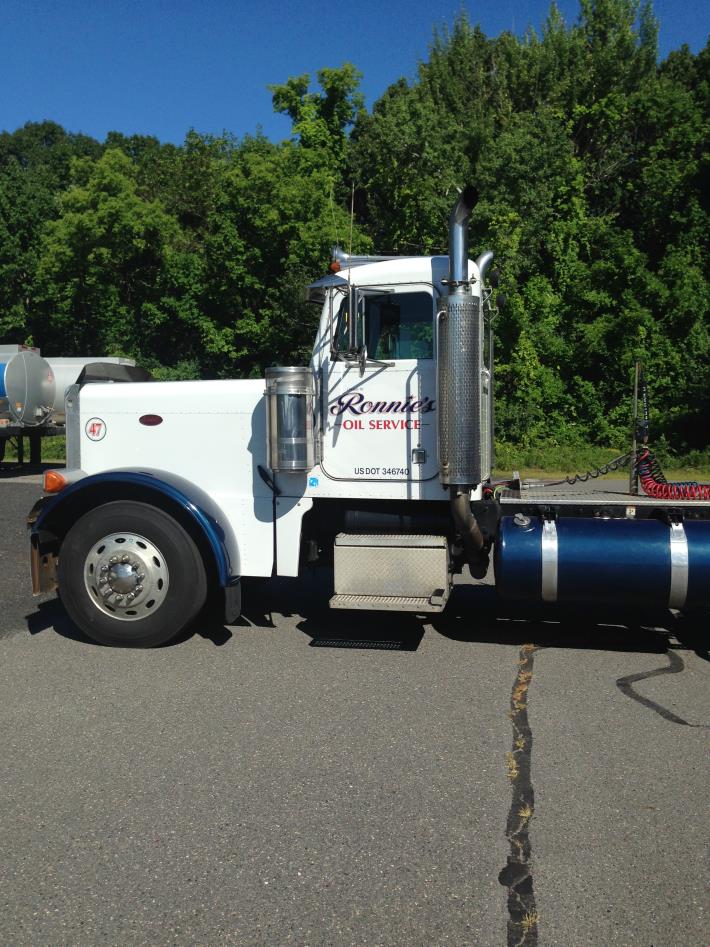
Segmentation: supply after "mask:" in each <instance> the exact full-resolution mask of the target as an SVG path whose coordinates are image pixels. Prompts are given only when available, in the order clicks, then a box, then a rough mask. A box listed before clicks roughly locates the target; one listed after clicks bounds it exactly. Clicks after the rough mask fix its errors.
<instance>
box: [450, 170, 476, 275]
mask: <svg viewBox="0 0 710 947" xmlns="http://www.w3.org/2000/svg"><path fill="white" fill-rule="evenodd" d="M477 200H478V191H477V190H476V188H475V187H473V186H471V185H469V186H468V187H465V188H464V189H463V191H461V193H460V194H459V199H458V200H457V201H456V203H455V204H454V209H453V210H452V211H451V216H450V217H449V283H450V284H451V285H450V287H449V293H452V292H453V293H457V292H461V291H462V288H461V287H460V285H459V284H461V283H462V282H463V281H464V280H467V279H468V218H469V217H470V216H471V211H472V210H473V208H474V206H475V204H476V201H477Z"/></svg>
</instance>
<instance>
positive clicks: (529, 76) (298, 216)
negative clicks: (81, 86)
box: [0, 0, 710, 449]
mask: <svg viewBox="0 0 710 947" xmlns="http://www.w3.org/2000/svg"><path fill="white" fill-rule="evenodd" d="M656 32H657V30H656V23H655V21H654V19H653V16H652V13H651V11H650V8H649V7H645V6H644V7H641V8H639V5H638V3H637V2H636V0H581V9H580V15H579V18H578V21H577V23H576V24H574V25H572V26H568V25H566V24H565V23H564V22H563V20H562V19H561V17H560V15H559V13H558V12H557V11H556V9H555V7H554V6H553V7H552V9H551V11H550V15H549V17H548V19H547V21H546V23H545V24H544V26H543V28H542V29H541V31H540V32H539V33H536V32H532V31H531V32H530V33H529V34H528V35H527V36H526V37H525V38H524V39H522V40H521V39H518V38H516V37H515V36H513V35H512V34H509V33H503V34H501V35H500V36H499V37H497V38H494V39H492V38H489V37H487V36H485V35H484V34H483V32H482V31H481V30H480V29H479V28H478V27H472V26H471V25H470V24H469V23H468V21H467V20H466V19H464V18H460V19H459V20H458V21H457V22H456V23H455V24H454V25H453V27H452V28H451V30H450V31H448V32H446V33H444V34H441V35H436V36H435V38H434V41H433V43H432V45H431V48H430V53H429V57H428V60H427V61H426V62H423V63H421V64H420V67H419V71H418V76H417V78H416V80H415V81H413V82H406V81H405V80H400V81H399V82H397V83H395V84H394V85H393V86H391V87H390V88H389V89H387V90H386V91H385V93H384V94H383V95H382V97H381V98H380V99H379V101H377V102H376V103H375V105H374V107H373V109H372V111H371V113H368V112H367V111H366V110H365V108H364V105H363V99H362V96H361V94H360V93H359V91H358V83H359V78H360V76H359V73H358V72H357V70H356V69H355V68H354V67H353V66H351V65H349V64H346V65H344V66H343V67H341V68H339V69H322V70H321V71H320V72H318V73H317V86H316V87H315V89H314V86H313V84H312V83H311V81H310V78H309V76H299V77H294V78H291V79H289V80H288V81H287V82H286V83H284V84H283V85H276V86H273V87H272V90H271V91H272V93H273V103H274V108H275V109H276V110H277V111H279V112H282V113H284V114H287V115H288V116H289V117H290V118H291V121H292V137H291V139H290V140H287V141H283V142H280V143H274V142H271V141H270V140H268V139H267V138H265V137H264V136H262V135H259V134H257V135H254V136H251V135H248V136H246V137H244V138H242V139H234V138H230V137H228V136H224V137H221V138H216V137H211V136H205V135H199V134H197V133H196V132H194V131H193V132H190V133H189V134H188V135H187V137H186V139H185V142H184V144H183V145H181V146H175V145H172V144H162V143H160V142H159V141H158V140H157V139H155V138H152V137H143V136H132V137H126V136H124V135H121V134H119V133H111V134H109V135H108V137H107V139H106V141H105V142H103V143H99V142H97V141H95V140H94V139H92V138H90V137H87V136H85V135H80V134H72V133H70V132H68V131H66V130H64V129H63V128H61V127H60V126H59V125H56V124H54V123H52V122H43V123H39V124H28V125H26V126H25V127H24V128H21V129H19V130H18V131H15V132H13V133H10V132H5V133H3V134H1V135H0V340H2V341H3V342H32V343H34V344H36V345H40V346H41V347H42V349H43V350H44V351H46V352H47V353H51V354H62V355H71V354H121V355H130V356H133V357H135V358H137V359H139V360H140V362H141V364H144V365H146V366H147V367H149V368H151V369H153V370H154V371H155V373H156V374H157V375H158V376H159V377H165V378H170V377H172V378H196V377H239V376H248V375H260V374H261V373H262V371H263V368H264V367H265V366H266V365H269V364H273V363H277V362H282V363H289V362H293V361H298V360H302V359H303V358H305V357H306V356H307V353H308V350H309V348H310V344H311V340H312V333H313V327H314V324H315V320H316V318H317V314H316V313H315V312H314V311H313V310H312V308H311V307H309V306H307V305H306V304H305V302H304V301H303V299H304V297H303V287H304V285H305V284H306V283H307V282H309V281H310V280H311V279H313V278H315V277H317V276H319V275H321V274H322V273H323V272H324V271H325V268H326V265H327V262H328V260H329V250H330V247H331V246H332V244H333V243H334V242H335V241H336V240H340V241H341V242H344V243H345V244H348V243H351V244H352V247H353V250H354V251H356V252H357V251H366V250H368V249H372V248H375V249H376V250H378V251H380V252H400V253H410V252H412V253H419V252H424V253H430V252H442V251H443V252H446V247H445V234H446V225H447V218H448V212H449V209H450V207H451V204H452V201H453V197H454V194H455V191H456V188H457V187H460V186H461V185H462V184H465V183H469V182H474V183H475V184H476V185H477V187H478V189H479V191H480V194H481V200H480V202H479V204H478V206H477V208H476V210H475V212H474V216H473V219H472V224H471V245H472V247H474V248H476V250H475V252H479V251H480V250H481V249H483V248H486V247H491V248H492V249H494V250H495V251H496V254H497V260H498V265H499V267H500V269H501V288H502V289H503V290H504V291H505V294H506V296H507V299H508V306H507V308H506V310H505V311H504V312H503V313H502V314H501V315H500V316H499V317H498V319H497V322H496V334H497V352H498V373H497V380H496V395H497V399H498V400H497V405H498V408H497V423H498V433H499V435H500V436H501V437H502V438H503V439H505V440H507V441H512V442H516V443H519V444H529V443H534V442H538V441H540V440H546V441H548V442H550V441H555V440H557V441H559V442H565V443H575V442H580V443H581V442H583V441H584V442H588V443H589V442H591V443H598V444H614V445H615V444H623V443H624V442H625V440H626V438H627V432H628V420H629V397H628V392H629V388H630V379H631V373H632V368H633V364H634V362H635V361H636V359H638V358H641V359H643V361H644V363H645V366H646V370H647V374H648V377H649V380H650V382H651V391H652V399H653V401H652V403H653V408H654V416H653V419H654V421H655V424H656V432H657V433H662V434H663V435H664V436H665V437H666V438H667V439H668V441H669V442H670V443H672V444H673V445H674V446H675V447H676V448H677V449H683V448H693V447H702V446H705V445H706V444H707V441H708V431H709V429H710V320H709V319H708V312H709V309H710V282H709V276H710V274H709V272H708V267H709V253H708V232H709V225H710V158H709V157H708V155H709V152H710V148H709V147H708V146H709V143H710V134H709V132H710V109H709V105H710V47H709V46H707V45H706V47H705V48H704V49H703V50H702V51H701V52H700V53H699V54H697V55H694V54H692V53H691V52H690V51H689V49H688V48H687V47H685V46H684V47H682V48H681V49H679V50H676V51H674V52H672V53H671V54H670V55H669V56H668V57H667V58H666V59H665V60H664V61H663V62H660V63H659V62H658V55H657V45H656ZM351 200H354V207H355V219H354V222H353V220H352V219H351V214H350V207H351Z"/></svg>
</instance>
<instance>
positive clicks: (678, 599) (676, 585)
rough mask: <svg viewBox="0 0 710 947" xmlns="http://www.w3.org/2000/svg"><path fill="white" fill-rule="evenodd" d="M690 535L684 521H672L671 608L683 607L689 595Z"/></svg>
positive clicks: (669, 604) (669, 603)
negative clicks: (688, 535) (687, 534)
mask: <svg viewBox="0 0 710 947" xmlns="http://www.w3.org/2000/svg"><path fill="white" fill-rule="evenodd" d="M688 567H689V557H688V537H687V536H686V535H685V530H684V529H683V524H682V523H671V590H670V595H669V596H668V607H669V608H682V607H683V606H684V605H685V600H686V598H687V597H688Z"/></svg>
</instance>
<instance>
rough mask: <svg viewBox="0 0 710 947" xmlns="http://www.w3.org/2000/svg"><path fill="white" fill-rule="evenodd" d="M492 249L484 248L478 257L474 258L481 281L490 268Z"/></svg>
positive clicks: (483, 280)
mask: <svg viewBox="0 0 710 947" xmlns="http://www.w3.org/2000/svg"><path fill="white" fill-rule="evenodd" d="M493 256H494V254H493V251H492V250H485V251H484V252H483V253H482V254H481V255H480V256H479V257H477V258H476V266H477V267H478V272H479V274H480V276H481V282H482V283H483V282H485V279H486V273H487V272H488V270H489V269H490V266H491V263H492V262H493Z"/></svg>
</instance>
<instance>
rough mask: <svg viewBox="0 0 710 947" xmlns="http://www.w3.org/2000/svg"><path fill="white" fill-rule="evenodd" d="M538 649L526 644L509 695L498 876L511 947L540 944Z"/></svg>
mask: <svg viewBox="0 0 710 947" xmlns="http://www.w3.org/2000/svg"><path fill="white" fill-rule="evenodd" d="M537 650H538V647H537V645H534V644H524V645H523V646H522V647H521V649H520V654H519V658H518V671H517V673H516V675H515V680H514V682H513V689H512V692H511V695H510V710H509V711H508V716H509V717H510V720H511V722H512V724H513V743H512V747H511V750H510V752H509V753H508V754H507V755H506V765H507V769H508V779H509V780H510V782H511V785H512V800H511V804H510V810H509V812H508V820H507V823H506V829H505V834H506V838H507V839H508V842H509V844H510V854H509V855H508V860H507V864H506V866H505V868H503V870H502V871H501V872H500V874H499V875H498V880H499V881H500V883H501V884H502V885H503V886H504V887H506V888H507V889H508V940H507V944H508V947H533V945H536V944H537V930H538V920H539V915H538V912H537V907H536V905H535V892H534V889H533V876H532V846H531V844H530V835H529V828H530V822H531V820H532V817H533V814H534V811H535V792H534V790H533V785H532V779H531V773H530V767H531V762H532V743H533V739H532V730H531V728H530V722H529V720H528V709H527V708H528V701H527V698H528V689H529V687H530V684H531V682H532V678H533V660H534V654H535V651H537Z"/></svg>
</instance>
